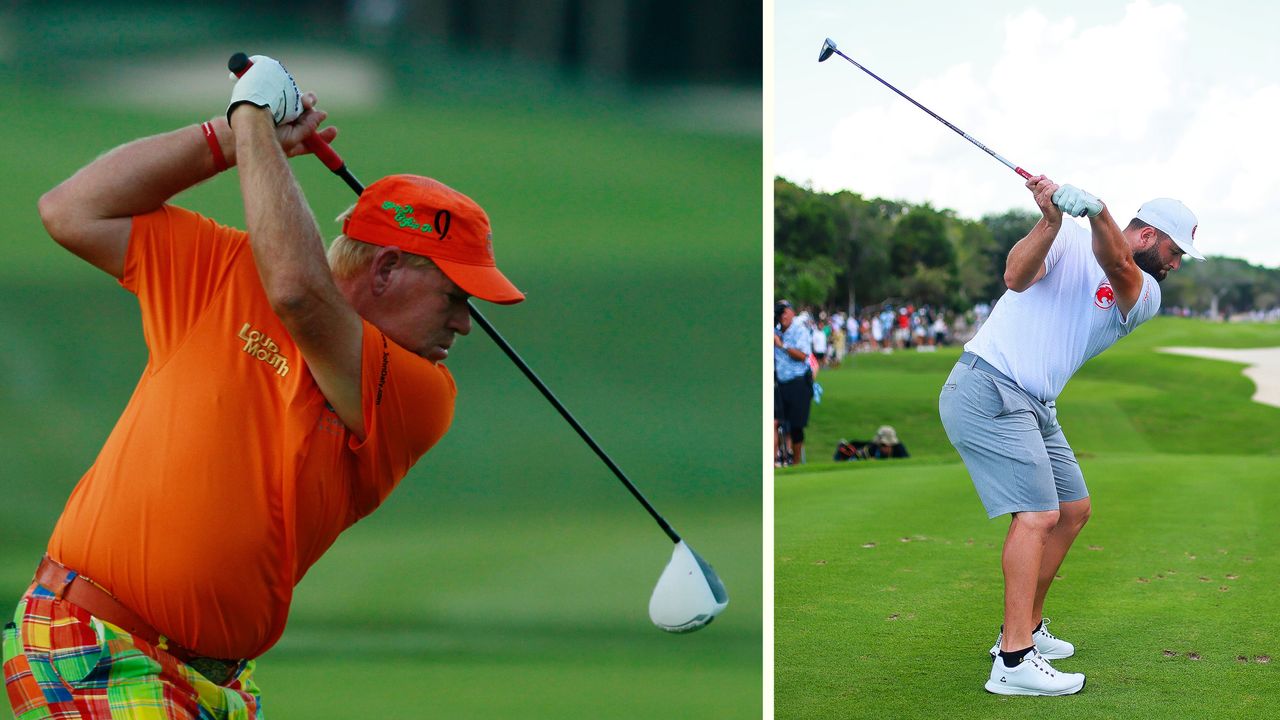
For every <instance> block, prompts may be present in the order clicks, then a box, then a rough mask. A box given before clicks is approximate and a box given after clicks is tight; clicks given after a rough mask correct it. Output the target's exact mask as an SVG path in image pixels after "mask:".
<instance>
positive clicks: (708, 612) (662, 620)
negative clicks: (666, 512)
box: [649, 540, 729, 633]
mask: <svg viewBox="0 0 1280 720" xmlns="http://www.w3.org/2000/svg"><path fill="white" fill-rule="evenodd" d="M728 604H729V593H727V592H726V591H725V589H724V583H722V582H720V578H719V576H717V575H716V571H715V570H714V569H712V567H711V566H710V565H708V564H707V562H706V561H705V560H703V559H702V558H701V557H699V556H698V553H696V552H694V551H693V549H692V548H690V547H689V546H688V545H686V544H685V543H684V541H683V540H681V541H680V542H678V543H676V548H675V550H674V551H673V552H672V553H671V562H669V563H667V567H666V569H665V570H663V571H662V576H661V577H659V578H658V584H657V585H656V586H655V587H654V588H653V596H652V597H650V598H649V619H651V620H653V624H654V625H657V626H658V627H660V628H662V629H663V630H666V631H667V632H672V633H686V632H693V631H694V630H698V629H701V628H703V627H705V626H706V625H707V624H709V623H710V622H711V621H712V620H714V619H715V617H716V616H717V615H719V614H720V613H721V612H722V611H723V610H724V609H725V606H727V605H728Z"/></svg>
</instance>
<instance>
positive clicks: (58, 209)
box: [38, 93, 337, 279]
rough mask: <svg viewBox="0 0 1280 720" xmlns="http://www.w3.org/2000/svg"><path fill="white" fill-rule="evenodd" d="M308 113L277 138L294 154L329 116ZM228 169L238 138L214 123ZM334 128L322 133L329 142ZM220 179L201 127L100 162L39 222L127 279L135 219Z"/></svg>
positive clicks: (49, 199) (50, 200)
mask: <svg viewBox="0 0 1280 720" xmlns="http://www.w3.org/2000/svg"><path fill="white" fill-rule="evenodd" d="M303 105H304V107H306V108H307V109H308V111H307V112H305V113H303V115H302V117H300V118H299V119H298V120H297V122H295V123H292V124H291V125H288V126H282V127H281V128H279V129H278V130H277V133H276V136H277V139H278V140H279V142H280V144H281V145H282V146H283V147H284V148H286V150H287V151H288V152H289V154H290V155H295V154H299V153H301V152H304V149H303V146H301V145H300V144H299V143H300V142H301V139H302V138H303V137H306V136H307V135H309V134H311V133H312V132H314V131H315V129H316V127H317V126H318V125H319V124H320V122H321V121H323V120H324V117H325V114H324V113H323V112H322V111H319V110H311V108H312V107H314V105H315V96H314V95H312V94H310V93H308V95H307V96H304V98H303ZM210 123H211V124H212V125H213V128H214V132H215V134H216V135H217V136H218V139H219V146H220V147H221V148H222V153H223V155H224V157H225V158H226V160H227V162H228V164H230V165H235V164H236V153H235V139H234V137H233V136H232V133H231V127H230V125H228V123H227V120H226V118H224V117H217V118H214V119H213V120H210ZM336 132H337V131H336V130H335V129H334V128H325V129H324V130H321V131H320V134H321V135H323V136H324V137H325V138H326V139H328V140H331V139H333V136H334V135H335V134H336ZM214 174H215V170H214V166H213V154H212V153H211V152H210V151H209V145H208V144H207V142H206V141H205V138H204V132H203V131H202V130H201V129H200V126H199V125H191V126H188V127H184V128H180V129H178V130H174V131H172V132H168V133H164V134H162V135H153V136H151V137H147V138H143V139H141V140H135V141H134V142H131V143H128V144H127V145H122V146H120V147H118V148H116V149H114V150H112V151H110V152H108V153H107V154H105V155H103V156H101V157H99V158H98V159H96V160H94V161H93V162H91V163H89V164H88V165H86V166H85V167H83V168H81V170H80V171H79V172H77V173H76V174H75V175H72V176H71V177H70V178H68V179H67V180H64V181H63V182H62V183H61V184H59V185H58V186H57V187H55V188H53V189H52V190H50V191H49V192H47V193H45V194H44V196H43V197H41V198H40V202H39V205H38V207H39V210H40V219H41V220H42V221H43V222H44V226H45V229H46V230H47V231H48V232H49V236H50V237H52V238H53V239H54V240H56V241H57V242H58V243H59V244H60V245H62V246H63V247H65V248H67V249H68V250H70V251H71V252H73V253H75V254H76V255H78V256H79V257H80V258H82V259H83V260H85V261H86V262H88V263H89V264H91V265H93V266H94V267H97V268H98V269H100V270H102V271H104V272H106V273H107V274H108V275H111V276H112V277H115V278H116V279H120V278H121V277H122V276H123V275H124V260H125V254H126V252H127V251H128V248H129V231H130V229H131V228H132V220H131V219H132V217H133V216H134V215H141V214H144V213H148V212H151V211H152V210H155V209H157V208H159V207H160V206H161V205H163V204H164V203H165V202H167V201H168V200H169V198H171V197H173V196H174V195H177V194H178V193H180V192H182V191H183V190H186V189H187V188H189V187H191V186H193V185H196V184H197V183H200V182H202V181H204V180H207V179H208V178H210V177H213V175H214Z"/></svg>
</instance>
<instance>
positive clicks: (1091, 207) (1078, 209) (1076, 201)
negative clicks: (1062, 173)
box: [1053, 185, 1102, 217]
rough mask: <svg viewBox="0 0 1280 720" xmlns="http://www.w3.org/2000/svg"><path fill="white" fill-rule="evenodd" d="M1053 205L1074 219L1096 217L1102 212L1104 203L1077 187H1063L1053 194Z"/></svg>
mask: <svg viewBox="0 0 1280 720" xmlns="http://www.w3.org/2000/svg"><path fill="white" fill-rule="evenodd" d="M1053 204H1054V205H1057V206H1058V209H1059V210H1061V211H1062V212H1064V213H1066V214H1068V215H1070V216H1072V217H1084V216H1085V215H1088V216H1089V217H1094V216H1096V215H1097V214H1098V213H1100V212H1102V201H1101V200H1099V199H1098V198H1096V197H1094V196H1092V195H1090V194H1089V193H1087V192H1085V191H1083V190H1081V189H1080V188H1078V187H1076V186H1075V185H1063V186H1062V187H1060V188H1058V191H1057V192H1055V193H1054V194H1053Z"/></svg>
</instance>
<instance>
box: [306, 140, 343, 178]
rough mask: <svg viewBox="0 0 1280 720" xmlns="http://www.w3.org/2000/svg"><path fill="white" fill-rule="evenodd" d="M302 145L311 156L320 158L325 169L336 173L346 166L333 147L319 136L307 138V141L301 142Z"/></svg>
mask: <svg viewBox="0 0 1280 720" xmlns="http://www.w3.org/2000/svg"><path fill="white" fill-rule="evenodd" d="M302 144H303V145H306V146H307V149H308V150H310V151H311V153H312V154H313V155H315V156H316V157H318V158H320V162H322V163H324V166H325V167H327V168H329V169H330V170H332V171H334V172H338V171H339V170H341V169H342V168H343V167H344V166H345V165H346V163H344V162H343V161H342V158H341V157H339V156H338V153H337V152H336V151H335V150H334V149H333V147H332V146H330V145H329V143H327V142H325V141H324V138H322V137H320V136H319V135H314V134H313V135H309V136H307V139H306V140H303V141H302Z"/></svg>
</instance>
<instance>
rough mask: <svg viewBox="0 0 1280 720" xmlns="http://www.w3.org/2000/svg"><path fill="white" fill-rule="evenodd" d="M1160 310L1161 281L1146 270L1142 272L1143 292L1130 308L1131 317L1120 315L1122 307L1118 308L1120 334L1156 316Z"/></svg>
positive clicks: (1126, 332) (1127, 332) (1125, 333)
mask: <svg viewBox="0 0 1280 720" xmlns="http://www.w3.org/2000/svg"><path fill="white" fill-rule="evenodd" d="M1158 312H1160V283H1159V282H1158V281H1157V280H1156V279H1155V278H1153V277H1151V276H1150V275H1148V274H1146V273H1145V272H1144V273H1142V294H1141V295H1139V296H1138V302H1137V304H1135V305H1134V306H1133V308H1132V309H1130V310H1129V317H1124V316H1122V315H1120V308H1119V307H1117V308H1116V315H1117V317H1118V318H1119V320H1120V334H1121V335H1127V334H1129V332H1130V331H1131V330H1133V329H1134V328H1136V327H1138V326H1139V325H1141V324H1142V323H1144V322H1146V321H1148V320H1150V319H1151V318H1153V317H1155V314H1156V313H1158Z"/></svg>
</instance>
